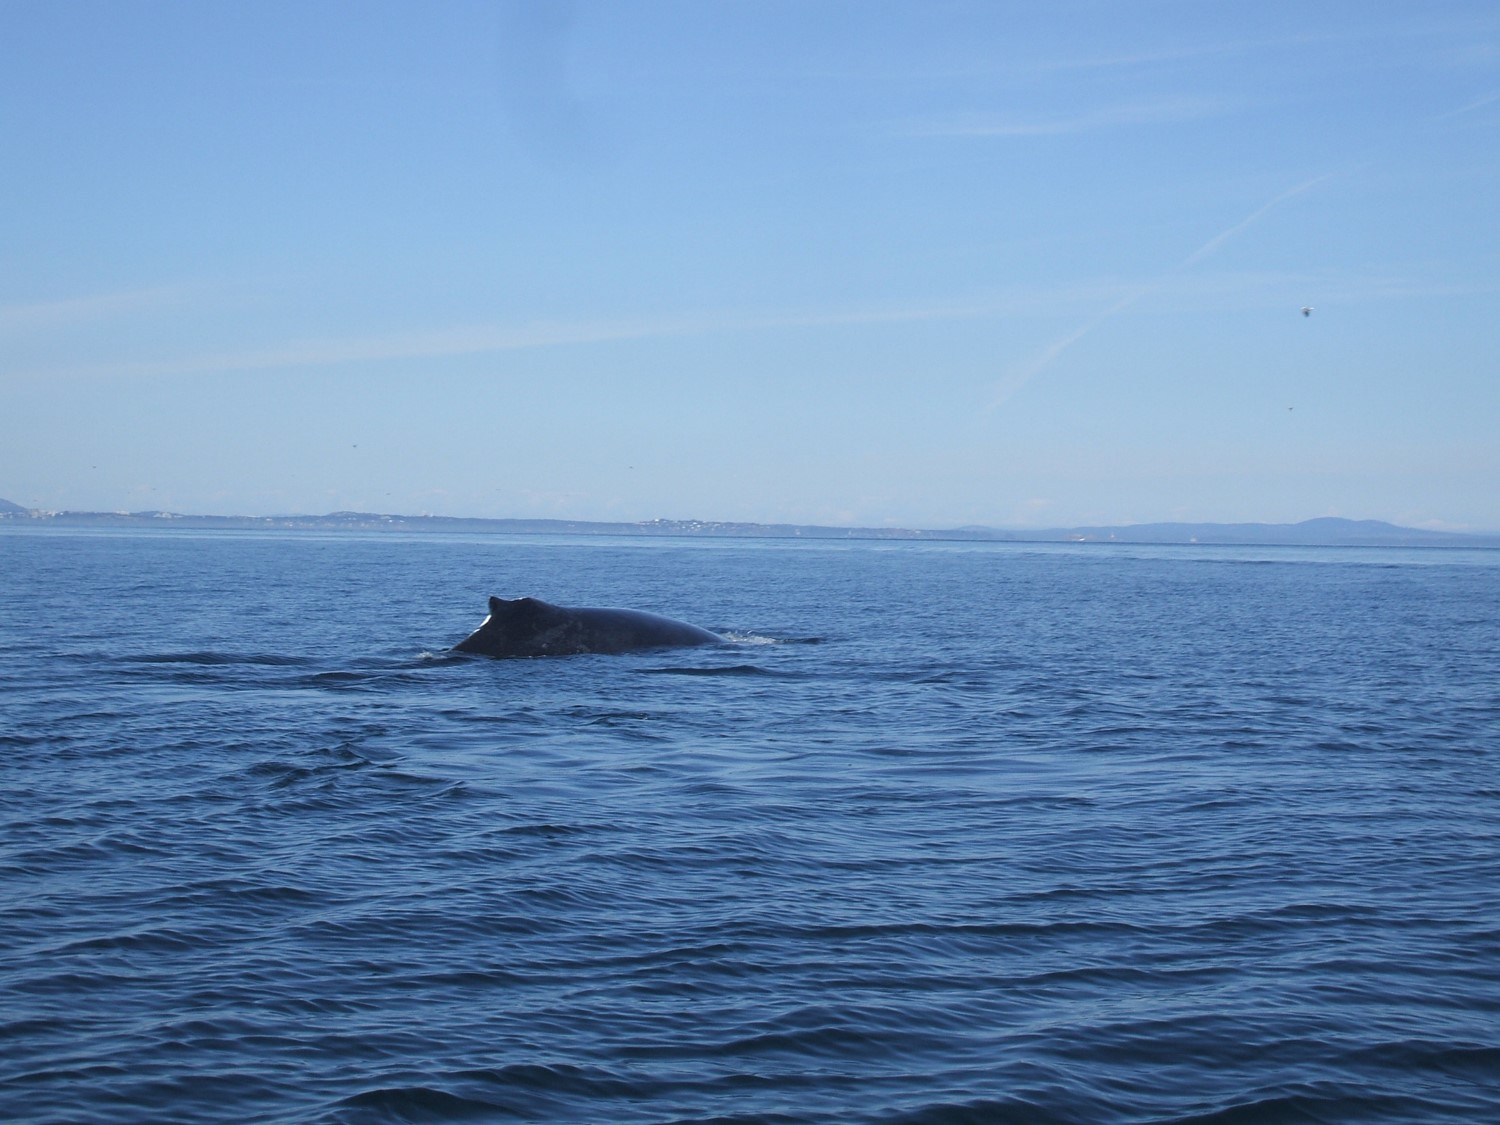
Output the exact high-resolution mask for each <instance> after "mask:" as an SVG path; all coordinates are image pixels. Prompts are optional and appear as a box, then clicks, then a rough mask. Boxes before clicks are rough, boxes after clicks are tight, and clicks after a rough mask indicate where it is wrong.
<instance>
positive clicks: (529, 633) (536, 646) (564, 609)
mask: <svg viewBox="0 0 1500 1125" xmlns="http://www.w3.org/2000/svg"><path fill="white" fill-rule="evenodd" d="M723 639H724V638H723V637H720V636H718V635H716V634H714V633H710V632H709V631H708V630H707V629H700V628H698V626H696V625H689V624H688V623H687V622H685V621H673V620H672V619H671V618H670V617H661V616H658V615H657V614H654V613H644V612H642V611H641V610H638V609H584V608H578V607H574V606H563V605H552V604H551V603H549V602H544V601H541V600H540V599H538V598H516V599H514V600H512V601H507V600H506V599H504V598H494V597H492V598H490V615H489V616H488V617H486V618H485V619H484V620H483V621H482V622H481V623H480V625H479V628H477V629H475V630H474V632H472V633H470V634H469V635H468V636H467V637H465V638H464V639H463V640H461V641H459V642H458V644H456V645H454V646H453V651H454V652H472V653H478V654H479V655H481V656H502V657H504V656H574V655H577V654H578V653H584V652H609V653H615V652H633V651H635V650H637V649H647V648H676V647H681V646H685V645H711V644H718V643H721V642H722V641H723Z"/></svg>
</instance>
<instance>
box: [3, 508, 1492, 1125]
mask: <svg viewBox="0 0 1500 1125" xmlns="http://www.w3.org/2000/svg"><path fill="white" fill-rule="evenodd" d="M0 578H3V587H0V589H3V597H0V771H3V774H0V777H3V782H4V784H3V786H0V896H3V897H0V1118H3V1119H5V1120H7V1121H12V1122H28V1123H43V1122H46V1123H68V1125H76V1123H94V1122H98V1123H110V1125H117V1123H121V1122H145V1121H151V1122H174V1123H193V1122H265V1123H271V1122H276V1123H291V1122H298V1123H301V1122H313V1123H334V1122H340V1123H364V1122H450V1121H453V1122H470V1123H473V1122H508V1121H560V1122H605V1123H609V1125H631V1123H638V1122H639V1123H647V1122H649V1123H658V1122H661V1123H666V1122H721V1123H735V1125H753V1123H772V1122H776V1123H803V1122H839V1123H845V1122H871V1123H891V1125H894V1123H903V1125H918V1123H921V1125H947V1123H967V1122H1025V1123H1047V1122H1059V1123H1061V1122H1068V1123H1072V1122H1077V1123H1090V1125H1093V1123H1137V1122H1139V1123H1145V1122H1160V1123H1167V1122H1172V1123H1178V1125H1185V1123H1188V1122H1193V1123H1207V1122H1216V1123H1225V1125H1228V1123H1236V1125H1238V1123H1260V1122H1400V1123H1413V1122H1465V1123H1468V1122H1477V1121H1495V1120H1500V552H1492V551H1459V550H1384V549H1369V548H1352V549H1311V548H1256V549H1249V548H1229V547H1140V546H1130V547H1126V546H1111V545H1104V544H1054V545H1044V544H1031V545H1027V544H972V543H931V542H920V543H916V542H901V543H891V542H851V541H837V542H828V541H818V542H799V541H788V540H762V541H752V540H723V539H720V540H686V539H683V540H670V539H599V538H571V539H570V538H561V537H559V538H550V537H543V536H535V537H500V536H472V537H465V536H436V535H434V536H416V535H412V536H405V535H400V534H388V535H378V534H371V535H358V534H327V535H323V534H317V533H310V532H288V533H285V534H279V533H271V532H255V533H248V532H247V533H243V534H237V533H226V532H203V533H198V532H193V531H187V530H173V529H164V530H161V531H148V532H133V531H85V530H45V529H32V530H28V529H25V528H24V527H15V528H10V529H6V530H4V531H3V532H0ZM491 594H497V595H500V596H503V597H518V596H522V595H532V596H536V597H541V598H545V599H547V600H549V601H554V602H558V603H561V604H565V605H607V606H626V607H631V608H637V609H645V610H651V611H654V612H658V613H664V614H667V615H669V616H672V617H676V618H681V619H684V620H687V621H691V622H694V623H696V624H699V625H703V626H705V627H708V628H710V629H713V630H714V631H716V632H719V633H721V634H723V635H725V636H726V637H727V638H729V640H728V642H727V643H726V644H724V645H722V646H717V647H712V648H707V649H681V650H670V651H657V652H645V653H635V654H629V655H624V656H587V655H586V656H576V657H566V658H556V659H543V660H490V659H486V658H483V657H455V656H453V655H451V654H449V653H448V651H447V650H448V648H449V647H450V646H451V645H453V644H454V643H456V642H457V641H459V640H461V639H462V638H463V637H464V636H465V635H466V634H467V633H468V632H469V631H470V630H472V629H473V628H474V627H476V626H477V625H478V623H479V622H480V620H481V619H482V618H483V616H484V614H485V603H486V598H487V597H488V596H489V595H491Z"/></svg>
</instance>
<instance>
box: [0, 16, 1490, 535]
mask: <svg viewBox="0 0 1500 1125" xmlns="http://www.w3.org/2000/svg"><path fill="white" fill-rule="evenodd" d="M1497 140H1500V5H1496V4H1495V3H1493V0H1472V2H1465V0H1455V2H1444V0H1429V2H1424V3H1421V4H1417V3H1408V2H1400V3H1394V2H1381V0H1363V2H1358V3H1355V2H1348V3H1345V2H1339V0H1330V2H1326V3H1324V2H1317V0H1303V2H1301V3H1280V2H1277V0H1261V2H1258V3H1256V4H1230V3H1210V2H1206V0H1099V2H1078V3H1069V2H1066V0H1063V2H1058V3H1049V4H1045V5H1039V4H1031V3H1008V2H1001V0H996V2H990V3H944V2H940V0H933V2H911V3H880V2H848V3H846V2H840V0H799V2H796V3H778V2H775V0H758V2H754V3H748V2H747V3H734V2H725V3H703V2H696V0H694V2H682V3H656V2H642V3H625V2H609V3H594V2H586V0H579V2H577V3H570V4H564V3H559V4H542V3H537V4H507V3H494V2H472V3H471V2H457V0H437V2H432V3H420V4H419V3H405V2H400V3H392V2H378V0H361V2H359V3H326V2H319V0H298V2H296V3H276V2H270V0H255V2H253V3H251V2H246V3H235V2H227V0H226V2H219V3H213V4H203V3H198V2H196V0H195V2H189V3H173V2H170V0H152V2H149V3H146V2H133V0H110V2H99V3H71V2H67V0H46V2H43V0H19V2H18V0H0V148H3V158H0V418H3V425H0V433H3V438H0V496H3V497H5V498H7V499H10V500H13V501H16V502H18V503H22V504H26V505H29V506H37V507H45V508H71V509H90V510H143V509H166V510H172V511H180V512H204V513H210V512H218V513H241V514H273V513H318V512H327V511H334V510H346V509H356V510H365V511H384V512H402V513H415V512H432V513H437V514H445V515H466V516H545V517H562V518H579V519H628V520H635V519H651V518H657V517H665V518H700V519H730V520H760V521H780V520H790V521H799V522H818V523H832V524H862V525H875V526H878V525H891V524H894V525H906V526H924V527H943V526H957V525H963V524H990V525H995V526H1007V527H1027V526H1061V525H1072V524H1083V523H1130V522H1141V521H1152V520H1179V519H1180V520H1226V521H1238V520H1264V521H1268V522H1282V521H1292V520H1299V519H1305V518H1309V517H1313V516H1321V515H1342V516H1349V517H1352V518H1381V519H1390V520H1393V521H1396V522H1400V523H1406V524H1412V525H1419V526H1432V527H1444V528H1455V529H1465V528H1467V529H1475V530H1500V440H1497V434H1500V387H1497V376H1500V362H1497V360H1500V316H1497V298H1500V237H1497V236H1500V206H1497V201H1500V175H1497V173H1500V147H1497ZM1304 305H1310V306H1313V308H1314V312H1313V313H1312V315H1311V316H1308V317H1303V316H1302V315H1301V314H1300V312H1299V310H1300V308H1301V307H1302V306H1304Z"/></svg>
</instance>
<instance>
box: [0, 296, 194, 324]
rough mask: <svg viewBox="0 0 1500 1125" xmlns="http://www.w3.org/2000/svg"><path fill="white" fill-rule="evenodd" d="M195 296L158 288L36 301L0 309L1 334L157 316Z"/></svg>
mask: <svg viewBox="0 0 1500 1125" xmlns="http://www.w3.org/2000/svg"><path fill="white" fill-rule="evenodd" d="M194 292H195V290H194V289H192V288H191V287H189V286H184V285H176V286H171V285H168V286H159V287H156V288H152V289H135V290H128V291H125V292H121V293H95V294H90V295H88V296H84V297H69V298H65V299H63V300H58V301H33V302H29V303H26V304H17V305H0V333H4V334H6V335H20V334H22V333H27V332H46V331H52V330H55V329H58V328H71V327H76V326H79V325H84V324H92V323H95V322H97V321H100V320H109V319H113V318H115V317H120V316H129V315H138V314H140V313H144V312H155V311H159V310H161V309H166V308H173V307H177V306H180V305H181V304H183V303H184V302H185V301H186V300H187V299H188V298H189V297H190V296H192V295H193V293H194Z"/></svg>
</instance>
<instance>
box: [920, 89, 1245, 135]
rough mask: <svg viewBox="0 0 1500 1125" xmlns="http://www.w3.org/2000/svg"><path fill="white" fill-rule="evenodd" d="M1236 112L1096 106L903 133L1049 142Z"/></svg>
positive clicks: (1185, 101)
mask: <svg viewBox="0 0 1500 1125" xmlns="http://www.w3.org/2000/svg"><path fill="white" fill-rule="evenodd" d="M1232 108H1233V107H1232V106H1231V105H1230V104H1229V103H1227V102H1224V101H1222V100H1218V99H1211V98H1187V97H1178V98H1157V99H1151V100H1143V101H1131V102H1121V103H1118V104H1115V105H1106V106H1095V107H1093V108H1090V109H1085V110H1082V111H1079V112H1075V113H1067V114H1053V115H1036V116H1030V117H1025V116H1019V115H984V114H965V115H961V116H954V117H935V118H928V119H925V120H919V121H910V122H907V123H906V124H905V125H903V126H901V127H900V129H899V131H900V132H901V133H903V134H904V135H907V136H914V137H1049V136H1063V135H1066V134H1070V133H1084V132H1092V131H1095V130H1099V129H1115V128H1127V127H1141V126H1150V125H1165V124H1173V123H1177V122H1183V121H1196V120H1202V119H1204V118H1208V117H1215V116H1218V115H1220V114H1223V113H1227V112H1229V111H1230V110H1231V109H1232Z"/></svg>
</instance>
